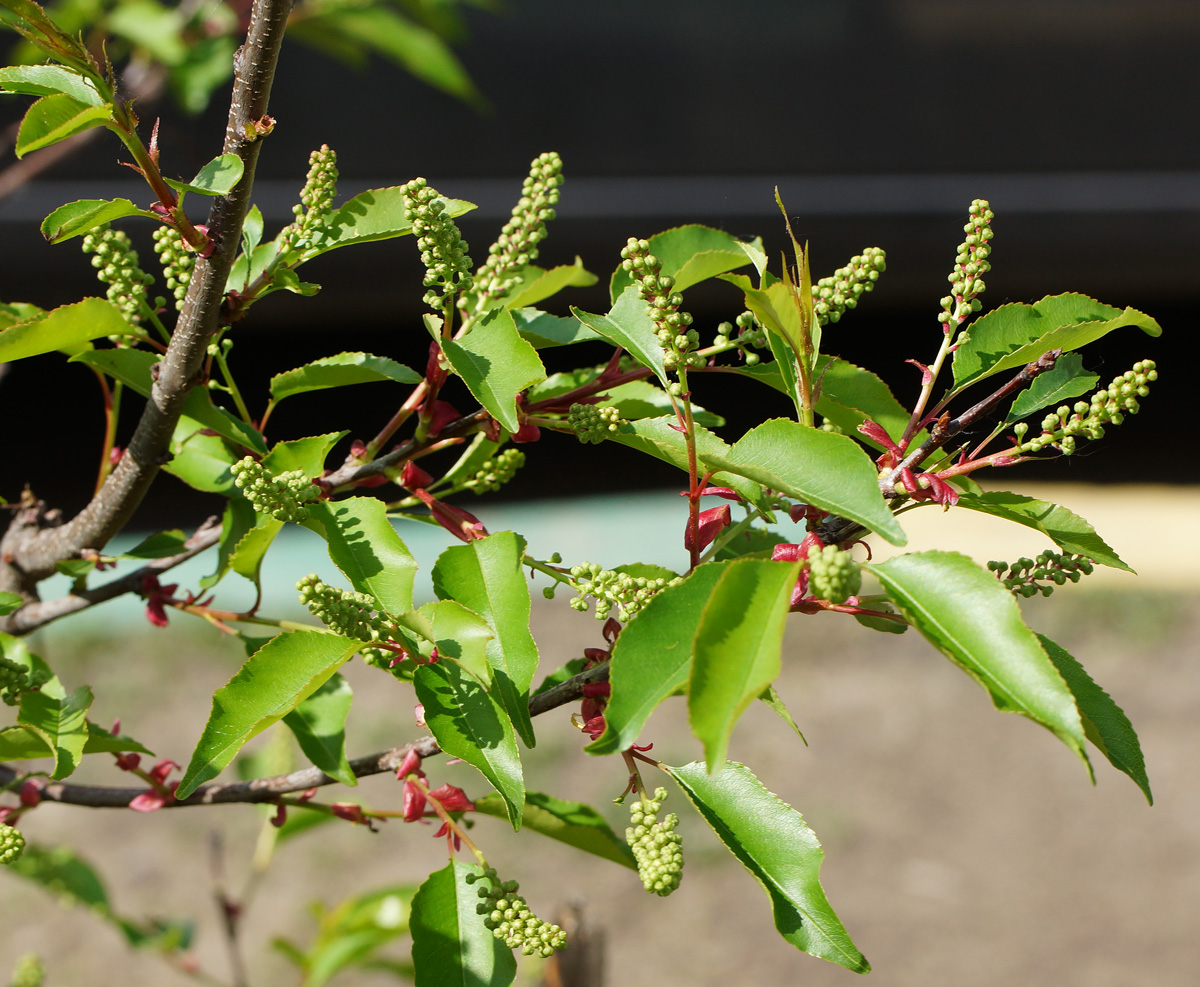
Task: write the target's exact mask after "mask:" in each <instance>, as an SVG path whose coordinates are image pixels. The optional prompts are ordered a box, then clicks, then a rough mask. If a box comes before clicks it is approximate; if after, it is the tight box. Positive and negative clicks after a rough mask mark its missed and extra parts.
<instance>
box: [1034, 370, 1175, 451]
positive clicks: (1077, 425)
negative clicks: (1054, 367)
mask: <svg viewBox="0 0 1200 987" xmlns="http://www.w3.org/2000/svg"><path fill="white" fill-rule="evenodd" d="M1156 380H1158V370H1157V369H1155V364H1154V361H1153V360H1140V361H1138V362H1137V363H1135V364H1134V365H1133V367H1132V368H1131V369H1129V370H1126V371H1125V373H1123V374H1121V375H1120V376H1119V377H1115V378H1113V380H1112V382H1111V383H1110V384H1109V385H1108V386H1107V387H1102V388H1100V390H1098V391H1096V392H1095V393H1094V394H1092V396H1091V397H1090V398H1089V399H1088V400H1087V401H1076V402H1075V404H1074V405H1066V404H1064V405H1060V406H1059V407H1058V408H1056V409H1055V410H1054V411H1052V412H1050V413H1049V414H1047V415H1046V416H1045V417H1044V418H1043V419H1042V432H1041V434H1040V435H1037V436H1035V437H1034V438H1032V439H1030V440H1028V441H1022V440H1023V439H1024V438H1025V435H1026V434H1027V432H1028V429H1029V426H1028V425H1027V424H1025V423H1024V422H1021V423H1018V424H1017V425H1014V426H1013V432H1014V434H1016V436H1017V440H1018V442H1020V445H1018V446H1017V447H1016V450H1015V451H1016V452H1040V451H1041V450H1043V449H1046V448H1048V447H1050V446H1053V447H1054V448H1056V449H1058V450H1059V452H1061V453H1063V454H1064V455H1068V456H1069V455H1071V453H1073V452H1074V451H1075V443H1076V439H1077V437H1079V436H1082V437H1083V438H1086V439H1100V438H1103V437H1104V426H1105V425H1107V424H1110V423H1111V424H1113V425H1120V424H1121V422H1122V421H1124V420H1125V415H1126V414H1130V415H1136V414H1137V413H1138V411H1139V410H1140V409H1141V404H1140V402H1139V398H1144V397H1146V396H1147V395H1148V394H1149V393H1150V384H1151V383H1153V382H1154V381H1156Z"/></svg>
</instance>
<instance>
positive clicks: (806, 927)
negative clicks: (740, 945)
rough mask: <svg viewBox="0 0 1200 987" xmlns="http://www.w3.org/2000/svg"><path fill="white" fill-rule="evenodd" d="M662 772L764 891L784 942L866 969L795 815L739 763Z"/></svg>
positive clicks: (820, 854) (815, 846)
mask: <svg viewBox="0 0 1200 987" xmlns="http://www.w3.org/2000/svg"><path fill="white" fill-rule="evenodd" d="M667 770H668V771H669V772H670V774H671V777H672V778H674V779H675V780H676V781H677V782H678V783H679V785H680V787H681V788H682V789H683V791H684V793H685V794H686V795H687V797H688V798H689V799H691V801H692V804H693V805H695V807H696V809H697V810H698V811H699V812H700V815H702V816H703V817H704V821H705V822H707V823H708V824H709V825H710V826H711V827H712V828H713V832H715V833H716V834H717V836H719V837H720V839H721V842H722V843H724V844H725V845H726V846H727V847H729V850H730V852H732V853H733V855H734V856H735V857H737V858H738V860H740V861H741V862H742V864H743V865H744V866H745V868H746V869H747V870H748V871H750V873H751V874H752V875H753V876H754V879H755V880H756V881H758V883H759V884H760V885H761V886H762V889H763V890H764V891H765V892H766V893H767V897H768V898H769V899H770V901H771V911H772V912H773V913H774V917H775V928H776V929H778V930H779V934H780V935H781V936H783V938H784V939H785V940H787V941H788V942H789V943H791V944H792V945H793V946H795V947H796V948H797V949H800V950H803V951H804V952H806V953H808V954H810V955H811V956H817V957H820V958H821V959H823V960H829V961H830V962H831V963H837V964H838V965H839V966H844V967H845V968H846V969H847V970H852V971H853V972H855V973H867V972H868V971H869V970H870V969H871V964H869V963H868V962H867V960H866V957H864V956H863V955H862V953H860V952H859V951H858V947H857V946H855V945H854V943H853V941H852V940H851V939H850V936H849V934H848V933H847V932H846V929H845V927H844V926H843V925H842V922H841V920H840V919H839V918H838V917H837V915H836V913H835V912H834V910H833V909H832V908H831V907H830V905H829V900H828V899H827V898H826V897H825V890H824V888H822V887H821V864H822V862H823V861H824V859H825V852H824V851H823V850H822V849H821V844H820V842H818V840H817V837H816V834H815V833H814V832H813V831H812V830H811V829H809V828H808V824H807V823H805V821H804V817H803V816H801V815H800V813H799V812H797V811H796V810H795V809H793V808H792V807H791V806H790V805H788V804H787V803H786V802H784V801H782V800H781V799H780V798H779V797H778V796H777V795H775V794H773V793H772V792H769V791H767V789H766V788H765V787H763V784H762V782H760V781H759V780H758V779H757V778H756V777H754V775H753V774H752V773H751V771H750V769H749V768H747V767H746V766H745V765H743V764H737V763H735V762H731V761H727V762H726V763H725V766H724V768H723V769H722V770H721V771H719V772H717V773H715V774H709V773H708V771H707V770H706V769H705V766H704V765H703V764H701V763H700V762H698V761H697V762H694V763H692V764H685V765H684V766H683V767H680V768H667Z"/></svg>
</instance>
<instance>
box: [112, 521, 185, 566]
mask: <svg viewBox="0 0 1200 987" xmlns="http://www.w3.org/2000/svg"><path fill="white" fill-rule="evenodd" d="M186 550H187V535H185V534H184V533H183V532H182V531H180V530H179V529H178V528H172V529H171V530H170V531H160V532H159V533H158V534H156V535H151V536H150V537H149V538H143V539H142V540H141V541H140V542H138V543H137V544H136V545H135V546H134V547H133V548H131V549H130V550H129V551H128V552H126V553H125V554H124V555H122V556H121V557H122V558H125V559H166V558H170V557H171V556H172V555H178V554H179V553H180V552H183V551H186Z"/></svg>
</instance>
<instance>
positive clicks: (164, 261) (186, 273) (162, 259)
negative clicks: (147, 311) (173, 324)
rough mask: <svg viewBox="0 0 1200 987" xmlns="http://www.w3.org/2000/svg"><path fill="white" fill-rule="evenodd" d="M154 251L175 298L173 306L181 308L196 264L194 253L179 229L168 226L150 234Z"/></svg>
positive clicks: (180, 309)
mask: <svg viewBox="0 0 1200 987" xmlns="http://www.w3.org/2000/svg"><path fill="white" fill-rule="evenodd" d="M152 235H153V237H154V252H155V253H156V254H157V255H158V262H159V264H161V265H162V271H163V277H164V278H165V279H166V282H167V287H168V288H169V289H170V291H171V294H172V296H173V297H174V298H175V308H176V309H177V310H179V311H182V310H183V300H184V299H185V298H186V297H187V291H188V285H189V284H190V283H191V280H192V269H193V268H194V267H195V266H196V255H195V254H193V253H192V252H191V250H189V249H188V246H187V244H186V243H185V242H184V240H183V237H181V236H180V235H179V231H178V230H175V229H173V228H172V227H170V226H160V227H158V229H156V230H155V231H154V233H153V234H152Z"/></svg>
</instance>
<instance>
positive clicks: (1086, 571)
mask: <svg viewBox="0 0 1200 987" xmlns="http://www.w3.org/2000/svg"><path fill="white" fill-rule="evenodd" d="M987 567H988V570H989V571H991V572H994V573H995V574H996V578H997V579H999V580H1000V581H1001V582H1002V583H1004V588H1005V589H1006V590H1009V591H1010V592H1012V593H1013V595H1014V596H1024V597H1030V596H1036V595H1037V594H1038V593H1041V594H1042V596H1049V595H1050V594H1051V593H1053V592H1054V586H1063V585H1065V584H1066V583H1067V582H1068V581H1070V582H1072V583H1077V582H1079V580H1080V577H1081V576H1090V575H1091V574H1092V572H1093V570H1094V569H1095V568H1096V567H1095V566H1094V565H1093V564H1092V561H1091V559H1089V558H1087V557H1086V556H1083V555H1071V554H1069V553H1068V554H1066V555H1060V554H1059V553H1058V552H1055V551H1053V550H1052V549H1049V548H1048V549H1046V550H1045V551H1044V552H1042V554H1041V555H1039V556H1038V557H1037V558H1036V559H1027V558H1021V559H1017V561H1016V562H1014V563H1013V564H1012V565H1009V564H1008V563H1007V562H989V563H988V564H987ZM1051 583H1053V584H1054V585H1050V584H1051Z"/></svg>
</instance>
